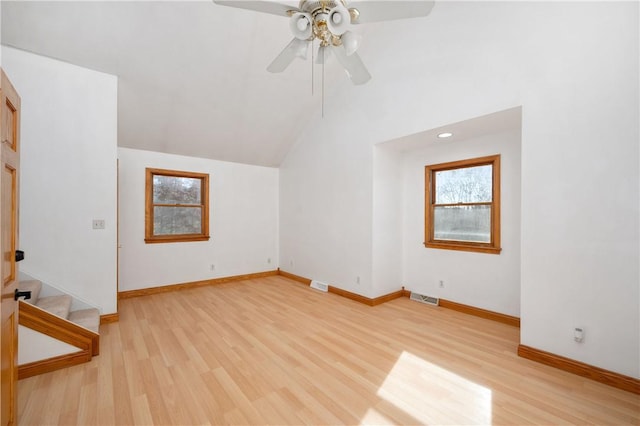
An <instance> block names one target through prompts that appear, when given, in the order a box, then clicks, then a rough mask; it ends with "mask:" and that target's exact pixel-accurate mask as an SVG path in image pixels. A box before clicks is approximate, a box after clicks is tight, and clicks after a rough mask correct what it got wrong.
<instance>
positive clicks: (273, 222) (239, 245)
mask: <svg viewBox="0 0 640 426" xmlns="http://www.w3.org/2000/svg"><path fill="white" fill-rule="evenodd" d="M118 158H119V169H120V180H119V199H120V204H119V210H120V245H121V249H120V283H119V289H120V291H126V290H135V289H141V288H148V287H157V286H162V285H169V284H179V283H184V282H192V281H199V280H206V279H210V278H217V277H228V276H233V275H241V274H249V273H254V272H262V271H270V270H275V269H277V268H278V169H275V168H269V167H258V166H250V165H244V164H237V163H229V162H224V161H215V160H208V159H202V158H194V157H185V156H178V155H171V154H163V153H158V152H151V151H140V150H134V149H127V148H119V149H118ZM147 167H152V168H160V169H170V170H182V171H190V172H198V173H208V174H209V191H210V193H209V201H210V211H209V214H210V219H209V232H210V235H211V238H210V240H209V241H198V242H184V243H167V244H145V242H144V208H145V202H144V194H145V168H147ZM212 264H213V265H215V270H213V271H212V270H211V265H212Z"/></svg>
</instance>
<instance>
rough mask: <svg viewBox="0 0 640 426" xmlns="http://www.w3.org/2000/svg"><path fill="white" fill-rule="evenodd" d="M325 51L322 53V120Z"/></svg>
mask: <svg viewBox="0 0 640 426" xmlns="http://www.w3.org/2000/svg"><path fill="white" fill-rule="evenodd" d="M325 53H326V52H325V51H324V50H323V51H322V107H321V108H322V118H324V63H325V62H326V59H327V55H325Z"/></svg>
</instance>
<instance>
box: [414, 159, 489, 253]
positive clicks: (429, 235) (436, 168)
mask: <svg viewBox="0 0 640 426" xmlns="http://www.w3.org/2000/svg"><path fill="white" fill-rule="evenodd" d="M486 165H491V166H492V173H493V183H492V202H490V203H464V204H454V205H491V206H492V208H491V241H490V242H488V243H480V242H472V241H448V240H436V239H435V238H434V226H433V218H434V210H435V179H433V176H434V174H435V172H440V171H445V170H454V169H460V168H466V167H476V166H486ZM444 205H446V204H439V206H444ZM424 211H425V215H424V216H425V220H424V229H425V240H424V241H425V243H424V245H425V247H427V248H436V249H445V250H460V251H471V252H479V253H490V254H500V252H501V251H502V247H501V246H500V155H490V156H487V157H479V158H471V159H467V160H460V161H452V162H449V163H441V164H432V165H429V166H425V209H424Z"/></svg>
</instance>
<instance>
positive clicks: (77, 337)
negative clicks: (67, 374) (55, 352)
mask: <svg viewBox="0 0 640 426" xmlns="http://www.w3.org/2000/svg"><path fill="white" fill-rule="evenodd" d="M18 306H19V313H18V323H19V324H20V325H22V326H24V327H27V328H30V329H32V330H34V331H37V332H39V333H42V334H45V335H47V336H50V337H53V338H54V339H58V340H60V341H62V342H65V343H68V344H69V345H72V346H75V347H77V348H79V349H80V351H78V352H74V353H71V354H68V355H61V356H58V357H54V358H50V359H46V360H42V361H36V362H32V363H28V364H23V365H19V366H18V379H24V378H27V377H31V376H34V375H37V374H42V373H46V372H49V371H54V370H58V369H60V368H65V367H69V366H71V365H76V364H80V363H83V362H88V361H91V357H93V356H96V355H99V354H100V335H99V334H98V333H94V332H93V331H91V330H89V329H86V328H84V327H81V326H79V325H77V324H75V323H73V322H71V321H68V320H66V319H64V318H61V317H59V316H56V315H53V314H51V313H49V312H47V311H45V310H43V309H41V308H39V307H37V306H35V305H31V304H29V303H26V302H23V301H20V302H19V304H18Z"/></svg>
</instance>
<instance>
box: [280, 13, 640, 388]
mask: <svg viewBox="0 0 640 426" xmlns="http://www.w3.org/2000/svg"><path fill="white" fill-rule="evenodd" d="M398 43H401V45H402V47H403V48H402V49H398V48H397V46H398ZM360 52H361V53H360V54H361V56H362V58H363V61H364V62H365V63H366V64H367V66H368V68H369V69H370V71H371V73H372V75H373V79H372V80H371V81H370V82H369V83H367V85H364V86H359V87H353V86H351V85H350V84H349V83H348V82H346V81H345V82H344V83H343V82H332V83H331V84H332V85H334V86H333V88H332V90H333V92H331V93H330V94H329V95H328V97H327V98H326V99H325V105H326V106H327V107H326V110H325V117H324V119H321V118H320V117H317V120H315V122H313V123H310V124H309V126H308V127H307V129H306V131H305V132H303V133H302V135H301V136H300V138H299V140H298V142H297V144H296V146H295V147H294V149H293V150H292V151H291V152H290V154H289V155H288V157H287V158H286V160H285V162H284V164H283V165H282V173H281V184H280V188H281V201H280V206H281V211H282V215H281V220H280V226H281V230H280V235H281V259H282V261H283V262H282V266H283V268H287V269H288V268H289V265H288V263H287V262H288V261H289V259H290V258H293V257H294V256H295V266H294V267H292V268H293V272H294V273H298V274H300V275H304V276H307V277H311V278H319V279H322V278H324V279H325V280H328V281H329V282H330V283H331V284H334V285H337V286H339V287H342V288H346V289H348V290H351V291H356V292H358V293H360V294H363V295H371V294H375V293H376V289H375V288H373V284H372V281H373V278H372V277H371V276H369V277H367V278H368V280H369V281H367V282H365V283H364V284H363V285H361V286H360V288H358V287H356V286H355V285H354V284H353V276H354V275H356V274H355V273H354V272H355V270H358V271H359V270H361V269H365V268H368V269H369V270H371V271H373V270H374V267H373V265H372V263H373V261H372V258H373V255H372V253H373V242H372V237H371V234H372V231H371V230H372V223H373V213H372V208H371V206H372V205H373V203H374V197H373V190H372V187H373V185H372V182H373V167H372V163H373V158H372V157H373V155H372V151H373V150H372V145H374V144H376V143H379V142H384V141H387V140H391V139H394V138H398V137H402V136H405V135H410V134H415V133H418V132H422V131H424V130H428V129H432V128H436V127H439V126H442V125H445V124H448V123H455V122H460V121H464V120H467V119H469V118H471V117H478V116H482V115H484V114H488V113H492V112H495V111H501V110H505V109H507V108H511V107H516V106H519V105H522V107H523V113H522V114H523V121H522V153H521V155H522V164H521V173H522V189H521V193H522V206H521V230H522V232H521V277H520V282H521V319H522V328H521V342H522V343H523V344H525V345H529V346H532V347H535V348H538V349H542V350H546V351H549V352H553V353H556V354H559V355H563V356H567V357H570V358H573V359H577V360H579V361H583V362H586V363H589V364H592V365H596V366H599V367H602V368H606V369H609V370H613V371H616V372H619V373H622V374H627V375H630V376H633V377H640V363H639V362H638V361H639V360H640V316H639V311H640V309H639V301H640V291H639V286H640V272H639V270H638V263H639V262H638V260H639V258H640V252H639V236H638V233H639V223H638V215H639V214H640V213H639V211H638V208H639V204H640V203H639V200H638V193H639V192H640V191H639V189H640V188H639V185H638V184H639V180H640V179H639V178H640V176H639V162H638V159H639V153H638V140H639V130H638V116H639V114H640V111H639V107H638V74H639V69H638V52H639V46H638V3H637V2H619V3H610V2H584V3H582V2H529V3H525V2H438V3H437V4H436V6H435V7H434V9H433V12H432V14H431V15H430V16H429V17H428V18H425V19H412V20H405V21H396V23H395V24H391V23H390V24H389V25H385V26H384V27H376V28H375V29H372V30H371V31H369V32H367V34H366V40H365V42H363V44H362V47H361V50H360ZM372 274H373V272H372ZM445 278H446V277H445ZM465 297H466V295H465ZM461 301H462V300H461ZM464 301H466V302H467V303H468V304H471V305H474V304H476V303H477V304H483V300H482V296H480V295H477V296H469V297H466V298H465V299H464ZM510 312H512V313H515V311H511V310H510ZM578 325H579V326H583V327H585V329H586V336H587V337H586V338H585V341H584V343H582V344H578V343H575V342H574V341H573V338H572V330H573V328H574V327H575V326H578Z"/></svg>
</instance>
